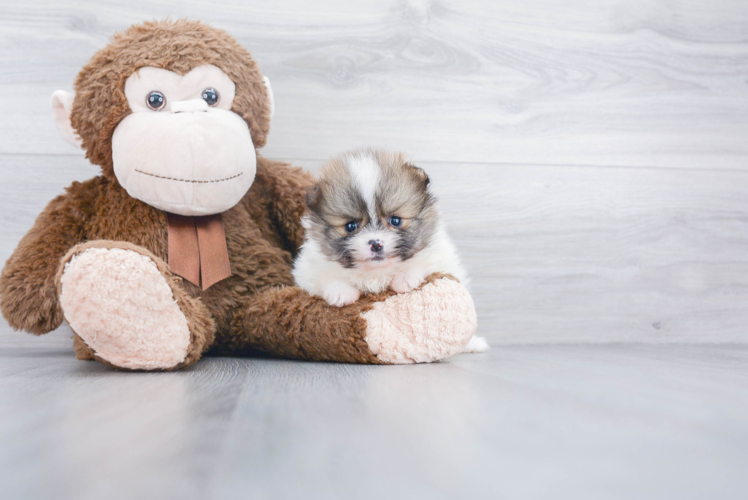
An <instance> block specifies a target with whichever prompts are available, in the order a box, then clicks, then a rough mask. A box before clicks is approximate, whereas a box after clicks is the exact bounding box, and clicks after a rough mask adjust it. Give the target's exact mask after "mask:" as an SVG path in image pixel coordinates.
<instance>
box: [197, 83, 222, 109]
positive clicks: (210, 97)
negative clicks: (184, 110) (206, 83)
mask: <svg viewBox="0 0 748 500" xmlns="http://www.w3.org/2000/svg"><path fill="white" fill-rule="evenodd" d="M200 97H202V98H203V100H204V101H205V102H207V103H208V106H216V105H218V101H220V100H221V96H219V95H218V91H217V90H216V89H214V88H213V87H208V88H207V89H205V90H203V93H202V94H200Z"/></svg>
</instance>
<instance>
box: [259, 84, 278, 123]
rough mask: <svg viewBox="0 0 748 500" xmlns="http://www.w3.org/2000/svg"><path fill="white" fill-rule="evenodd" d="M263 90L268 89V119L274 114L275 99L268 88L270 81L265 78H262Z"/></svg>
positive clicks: (270, 88)
mask: <svg viewBox="0 0 748 500" xmlns="http://www.w3.org/2000/svg"><path fill="white" fill-rule="evenodd" d="M262 81H263V83H264V84H265V88H266V89H268V99H270V118H273V115H274V114H275V97H273V87H271V86H270V79H269V78H268V77H267V76H263V77H262Z"/></svg>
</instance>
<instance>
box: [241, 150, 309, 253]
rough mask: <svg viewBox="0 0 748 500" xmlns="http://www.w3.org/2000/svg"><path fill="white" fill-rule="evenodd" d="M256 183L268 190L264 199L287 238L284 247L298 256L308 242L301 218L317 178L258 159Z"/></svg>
mask: <svg viewBox="0 0 748 500" xmlns="http://www.w3.org/2000/svg"><path fill="white" fill-rule="evenodd" d="M255 184H257V188H258V189H260V190H263V191H265V193H264V194H265V196H261V197H260V198H263V199H266V200H267V203H268V205H267V207H266V210H267V211H268V212H269V215H270V218H271V220H272V223H273V224H274V225H275V227H276V229H277V230H278V232H279V233H280V235H281V237H282V238H283V246H284V248H285V249H286V250H288V251H289V252H291V254H292V255H294V256H295V255H296V253H297V251H298V249H299V247H300V246H301V244H302V243H303V242H304V228H303V227H301V216H302V215H304V211H305V210H306V193H307V191H308V190H309V188H310V187H311V186H312V185H313V184H314V177H313V176H312V175H311V174H310V173H309V172H306V171H304V170H302V169H300V168H298V167H292V166H291V165H288V164H287V163H282V162H278V161H272V160H267V159H265V158H262V157H259V156H258V157H257V177H256V180H255ZM254 187H255V186H253V188H254Z"/></svg>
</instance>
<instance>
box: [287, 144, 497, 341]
mask: <svg viewBox="0 0 748 500" xmlns="http://www.w3.org/2000/svg"><path fill="white" fill-rule="evenodd" d="M307 205H308V210H307V213H306V214H305V216H304V218H303V219H302V223H303V226H304V228H305V229H306V241H305V242H304V244H303V245H302V247H301V250H300V252H299V255H298V257H297V258H296V261H295V263H294V270H293V276H294V279H295V280H296V284H297V285H298V286H299V287H301V288H303V289H304V290H306V291H308V292H309V293H311V294H312V295H317V296H320V297H322V298H324V299H325V301H327V303H328V304H330V305H333V306H337V307H342V306H344V305H347V304H352V303H353V302H356V301H357V300H358V299H359V297H360V296H361V293H378V292H382V291H384V290H386V289H387V288H390V289H392V290H394V291H395V292H397V293H406V292H410V291H412V290H413V289H415V288H417V287H418V286H419V285H421V284H422V283H423V281H424V279H425V278H426V277H427V276H428V275H430V274H432V273H435V272H440V273H446V274H451V275H452V276H454V277H455V278H457V279H458V280H460V282H461V283H462V284H464V285H467V281H468V277H467V273H466V272H465V269H464V268H463V267H462V264H461V263H460V257H459V255H458V254H457V251H456V249H455V247H454V244H453V243H452V240H451V239H450V238H449V235H448V234H447V231H446V229H445V227H444V224H443V223H442V221H441V218H440V217H439V211H438V210H437V207H436V200H435V198H434V196H433V195H432V194H431V193H430V192H429V177H428V176H427V175H426V173H425V172H424V171H423V170H421V169H420V168H418V167H416V166H415V165H413V164H411V163H410V162H408V161H407V159H406V158H405V157H404V156H403V155H402V154H400V153H389V152H384V151H375V150H365V151H354V152H350V153H346V154H344V155H342V156H340V157H336V158H333V159H332V160H330V161H329V162H328V163H327V164H325V165H324V166H323V167H322V169H321V171H320V173H319V180H318V182H317V183H316V184H315V186H314V187H313V188H312V190H311V191H310V193H309V195H308V196H307ZM486 350H488V344H487V343H486V341H485V339H483V338H481V337H473V338H472V339H471V340H470V343H469V344H468V345H467V346H465V349H464V351H465V352H483V351H486Z"/></svg>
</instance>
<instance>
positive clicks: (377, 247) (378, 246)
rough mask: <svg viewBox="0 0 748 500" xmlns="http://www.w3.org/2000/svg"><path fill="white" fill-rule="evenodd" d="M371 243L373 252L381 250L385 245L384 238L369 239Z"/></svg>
mask: <svg viewBox="0 0 748 500" xmlns="http://www.w3.org/2000/svg"><path fill="white" fill-rule="evenodd" d="M369 245H371V251H372V252H379V251H380V250H382V248H383V247H384V245H382V240H369Z"/></svg>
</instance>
